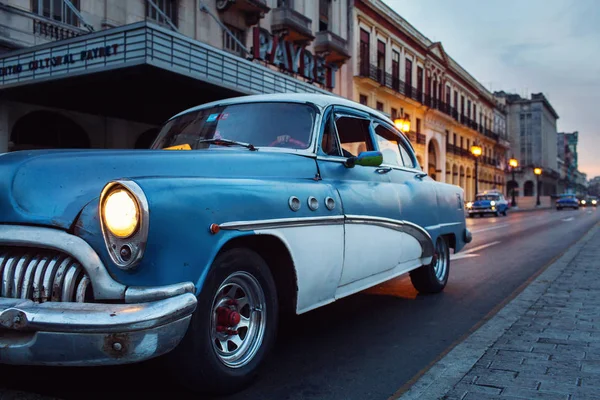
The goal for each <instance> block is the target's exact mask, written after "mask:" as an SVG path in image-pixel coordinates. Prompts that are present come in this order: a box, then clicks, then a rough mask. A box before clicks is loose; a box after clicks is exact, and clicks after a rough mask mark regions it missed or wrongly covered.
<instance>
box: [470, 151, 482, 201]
mask: <svg viewBox="0 0 600 400" xmlns="http://www.w3.org/2000/svg"><path fill="white" fill-rule="evenodd" d="M482 153H483V150H482V149H481V146H478V145H476V144H474V145H473V146H471V154H473V156H474V157H475V196H477V193H479V187H478V181H479V174H478V173H477V164H478V163H477V159H478V158H479V157H480V156H481V154H482Z"/></svg>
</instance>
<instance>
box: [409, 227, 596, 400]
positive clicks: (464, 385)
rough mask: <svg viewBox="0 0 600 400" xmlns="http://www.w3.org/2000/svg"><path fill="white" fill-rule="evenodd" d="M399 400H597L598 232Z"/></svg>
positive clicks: (536, 280) (582, 241) (552, 265)
mask: <svg viewBox="0 0 600 400" xmlns="http://www.w3.org/2000/svg"><path fill="white" fill-rule="evenodd" d="M399 398H400V399H402V400H408V399H411V400H412V399H427V400H433V399H445V400H458V399H461V400H462V399H465V400H470V399H478V400H488V399H549V400H553V399H568V400H574V399H600V226H599V225H596V226H595V227H594V228H592V229H591V230H590V231H589V232H588V233H587V234H586V235H585V236H584V237H583V238H582V239H581V240H580V241H579V242H577V243H576V244H575V245H573V246H572V247H571V248H570V249H569V250H567V252H566V253H564V254H563V255H562V256H561V257H560V258H559V259H557V260H556V261H555V262H554V263H552V264H551V265H550V266H549V267H548V269H546V270H545V271H544V272H543V273H542V274H541V275H539V276H538V277H537V278H536V279H535V280H534V281H533V282H532V283H531V284H530V285H529V286H528V287H527V288H526V289H525V290H524V291H523V292H521V293H520V294H519V295H518V296H517V297H515V298H514V299H513V300H512V301H510V302H509V303H508V304H507V305H506V306H505V307H504V308H502V310H500V311H499V312H498V313H497V314H496V315H495V316H494V317H492V318H491V319H490V320H489V321H487V322H486V323H485V324H484V325H483V326H481V327H480V328H479V329H478V330H476V331H475V332H474V333H472V334H471V335H470V336H469V337H468V338H467V339H466V340H465V341H463V342H462V343H460V344H459V345H457V346H456V347H454V348H453V349H452V350H451V351H450V352H449V353H448V354H447V355H446V356H445V357H444V358H442V359H441V360H440V361H438V362H437V363H436V364H434V365H433V367H432V368H430V369H429V370H428V371H427V372H426V373H425V374H424V375H423V376H422V377H421V378H420V379H419V380H418V381H417V382H416V383H415V384H414V385H412V386H411V388H410V389H409V390H408V391H406V392H405V393H404V394H402V395H401V396H400V397H399Z"/></svg>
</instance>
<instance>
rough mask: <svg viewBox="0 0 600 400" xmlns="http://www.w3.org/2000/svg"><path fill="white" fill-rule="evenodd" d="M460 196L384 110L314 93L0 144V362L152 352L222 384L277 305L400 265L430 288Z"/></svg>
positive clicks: (199, 379)
mask: <svg viewBox="0 0 600 400" xmlns="http://www.w3.org/2000/svg"><path fill="white" fill-rule="evenodd" d="M73 166H76V168H74V167H73ZM49 199H52V201H49ZM463 204H464V193H463V190H462V189H461V188H460V187H458V186H454V185H450V184H445V183H440V182H436V181H435V180H433V179H431V178H430V177H428V176H427V174H425V173H423V171H422V170H421V169H420V168H419V165H418V163H417V158H416V156H415V152H414V149H413V147H412V146H411V144H410V142H409V141H408V140H407V138H406V137H405V136H404V135H403V134H402V133H401V132H399V131H398V130H397V129H396V128H395V127H394V124H393V122H392V121H391V120H390V119H388V118H387V117H386V116H385V115H383V114H381V113H379V112H377V111H375V110H373V109H371V108H368V107H365V106H362V105H360V104H358V103H355V102H351V101H348V100H344V99H342V98H338V97H335V96H327V95H299V94H283V95H260V96H246V97H239V98H232V99H227V100H222V101H217V102H213V103H210V104H205V105H202V106H199V107H195V108H192V109H189V110H186V111H184V112H182V113H181V114H179V115H176V116H174V117H173V118H171V119H170V120H169V121H167V122H166V123H165V125H164V126H163V127H162V129H161V131H160V133H159V135H158V137H157V139H156V141H155V142H154V144H153V146H152V149H150V150H55V151H49V150H43V151H42V150H40V151H20V152H13V153H8V154H5V155H2V156H1V157H0V266H1V267H2V268H3V274H4V275H3V276H4V284H3V287H2V292H1V298H0V315H2V317H3V318H2V321H1V324H2V328H3V329H4V330H5V332H7V334H6V335H5V336H4V338H3V342H2V346H1V347H0V362H1V363H7V364H36V365H45V366H52V365H71V366H82V365H83V366H85V365H110V364H125V363H132V362H138V361H141V360H145V359H149V358H153V357H158V356H161V355H165V357H164V362H165V363H167V364H168V366H169V370H170V371H171V372H172V374H173V376H174V377H175V378H176V379H178V380H179V381H180V382H181V383H183V384H184V385H185V386H187V387H188V388H190V389H192V390H195V391H203V392H231V391H236V390H238V389H240V388H242V387H243V386H245V385H247V384H248V383H250V382H251V381H252V380H253V377H254V375H255V373H256V371H257V370H258V368H259V366H260V365H261V363H262V361H263V359H264V358H265V356H266V354H267V353H268V351H269V349H270V347H271V346H272V344H273V342H274V340H275V336H276V329H277V322H278V318H279V315H280V312H291V313H297V314H302V313H305V312H308V311H310V310H313V309H315V308H318V307H321V306H324V305H326V304H329V303H331V302H334V301H336V300H337V299H340V298H343V297H345V296H348V295H351V294H354V293H356V292H359V291H362V290H364V289H366V288H369V287H372V286H374V285H377V284H379V283H381V282H383V281H386V280H389V279H392V278H394V277H397V276H399V275H401V274H404V273H409V274H410V279H411V281H412V283H413V285H414V286H415V288H416V289H417V290H418V291H419V292H421V293H437V292H440V291H442V290H443V289H444V288H445V286H446V284H447V282H448V276H449V273H450V251H451V250H450V249H453V250H454V252H455V253H456V252H458V251H460V250H461V249H462V248H463V247H464V246H465V244H466V243H468V242H470V241H471V234H470V232H469V230H468V229H467V228H466V224H465V215H464V206H463ZM323 329H327V326H324V327H323ZM399 337H401V333H400V336H399Z"/></svg>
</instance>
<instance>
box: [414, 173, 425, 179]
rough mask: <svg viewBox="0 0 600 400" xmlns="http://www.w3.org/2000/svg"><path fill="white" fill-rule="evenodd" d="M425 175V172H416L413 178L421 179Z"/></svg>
mask: <svg viewBox="0 0 600 400" xmlns="http://www.w3.org/2000/svg"><path fill="white" fill-rule="evenodd" d="M426 176H427V174H426V173H425V172H417V174H416V175H415V178H417V179H423V178H425V177H426Z"/></svg>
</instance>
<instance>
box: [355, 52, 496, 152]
mask: <svg viewBox="0 0 600 400" xmlns="http://www.w3.org/2000/svg"><path fill="white" fill-rule="evenodd" d="M359 76H361V77H365V78H370V79H372V80H373V81H375V82H378V83H379V84H380V85H382V86H385V87H387V88H389V89H392V90H393V91H395V92H397V93H400V94H401V95H403V96H405V97H408V98H410V99H412V100H415V101H417V102H419V103H421V104H423V105H425V106H427V107H429V108H432V109H435V110H438V111H440V112H442V113H444V114H446V115H448V116H450V117H451V118H454V119H455V120H456V121H457V122H460V123H461V124H462V125H464V126H466V127H467V128H470V129H473V130H474V131H476V132H479V133H481V134H482V135H484V136H486V137H489V138H490V139H492V140H494V141H496V142H498V141H499V140H500V137H499V135H498V134H497V133H494V132H493V131H492V130H491V129H488V128H485V127H484V126H483V125H481V124H478V123H477V121H474V120H472V119H471V118H469V117H468V116H466V115H464V114H459V112H458V110H457V109H456V108H454V107H452V106H451V105H450V104H448V103H446V102H444V101H442V100H441V99H437V98H435V97H433V96H431V95H428V94H425V93H423V92H422V90H419V89H417V88H415V87H412V86H411V85H410V84H409V83H407V82H403V81H402V80H401V79H400V78H399V77H398V76H395V75H392V74H390V73H389V72H385V70H384V69H383V68H380V67H379V66H377V65H373V64H369V63H365V62H362V60H360V61H359ZM462 150H464V149H462ZM466 151H467V153H468V155H470V153H469V152H468V150H466Z"/></svg>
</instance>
